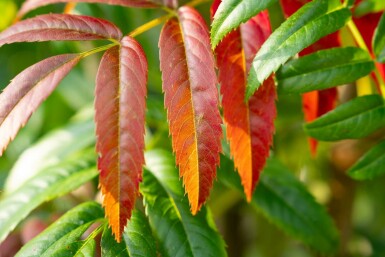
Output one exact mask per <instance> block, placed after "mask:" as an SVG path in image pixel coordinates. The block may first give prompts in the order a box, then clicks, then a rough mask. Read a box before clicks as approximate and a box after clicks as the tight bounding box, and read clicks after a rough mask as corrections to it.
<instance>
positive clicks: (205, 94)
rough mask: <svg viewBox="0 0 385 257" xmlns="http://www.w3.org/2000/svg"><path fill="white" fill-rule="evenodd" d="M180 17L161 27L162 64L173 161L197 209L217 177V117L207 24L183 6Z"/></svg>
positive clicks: (218, 147)
mask: <svg viewBox="0 0 385 257" xmlns="http://www.w3.org/2000/svg"><path fill="white" fill-rule="evenodd" d="M178 16H179V21H178V19H177V18H172V19H170V20H169V21H168V22H167V23H166V24H165V25H164V27H163V29H162V32H161V35H160V39H159V48H160V66H161V70H162V80H163V91H164V92H165V100H164V101H165V106H166V108H167V117H168V121H169V129H170V134H171V136H172V146H173V150H174V152H175V153H176V163H177V165H178V166H179V168H180V176H181V177H183V183H184V185H185V189H186V192H187V194H188V198H189V201H190V204H191V211H192V213H194V214H195V213H197V212H198V210H199V209H200V207H201V205H202V204H203V203H204V202H205V200H206V198H207V197H208V195H209V193H210V189H211V187H212V184H213V180H214V178H215V176H216V165H217V164H219V152H220V151H221V142H220V140H221V137H222V130H221V117H220V115H219V110H218V92H217V88H216V82H217V79H216V74H215V69H214V57H213V54H212V51H211V48H210V40H209V35H208V29H207V26H206V24H205V22H204V20H203V18H202V17H201V16H200V14H199V13H198V12H197V11H196V10H194V9H192V8H190V7H181V8H180V9H179V10H178Z"/></svg>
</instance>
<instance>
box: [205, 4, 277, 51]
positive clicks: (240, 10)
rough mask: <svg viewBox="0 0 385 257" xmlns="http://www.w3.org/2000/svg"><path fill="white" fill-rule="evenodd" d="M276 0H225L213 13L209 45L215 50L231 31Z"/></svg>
mask: <svg viewBox="0 0 385 257" xmlns="http://www.w3.org/2000/svg"><path fill="white" fill-rule="evenodd" d="M276 1H277V0H227V1H223V2H222V3H221V4H220V5H219V7H218V10H217V11H216V12H215V16H214V20H213V23H212V25H211V44H212V47H213V48H215V47H216V46H217V45H218V43H219V42H220V41H221V40H222V39H223V38H224V37H225V36H226V35H227V34H228V33H230V32H231V31H232V30H234V29H236V28H238V27H239V25H240V24H241V23H244V22H246V21H247V20H249V19H250V18H252V17H253V16H255V15H257V14H258V13H259V12H261V11H263V10H265V9H267V7H269V6H270V5H271V4H273V3H274V2H276Z"/></svg>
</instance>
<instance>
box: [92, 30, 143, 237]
mask: <svg viewBox="0 0 385 257" xmlns="http://www.w3.org/2000/svg"><path fill="white" fill-rule="evenodd" d="M147 72H148V68H147V60H146V56H145V54H144V52H143V49H142V47H141V46H140V45H139V43H138V42H137V41H135V40H134V39H133V38H130V37H124V38H123V39H122V41H121V46H115V47H112V48H111V49H109V50H108V51H106V53H105V54H104V56H103V58H102V61H101V63H100V67H99V70H98V75H97V78H96V89H95V95H96V98H95V122H96V134H97V142H96V149H97V152H98V153H99V160H98V168H99V170H100V187H101V190H102V194H103V196H104V199H103V206H104V207H105V210H106V216H107V217H108V219H109V223H110V225H111V227H112V231H113V233H114V234H115V237H116V239H117V241H118V242H119V241H120V237H121V234H122V233H123V229H124V226H125V225H126V223H127V219H129V218H130V216H131V210H132V209H133V208H134V205H135V199H136V197H137V195H138V193H139V192H138V190H139V182H140V181H141V177H142V166H143V164H144V154H143V151H144V122H145V111H146V99H145V98H146V94H147V88H146V84H147Z"/></svg>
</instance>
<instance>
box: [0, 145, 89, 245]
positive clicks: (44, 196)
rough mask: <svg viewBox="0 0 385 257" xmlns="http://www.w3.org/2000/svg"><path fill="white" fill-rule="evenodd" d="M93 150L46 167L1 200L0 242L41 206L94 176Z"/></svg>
mask: <svg viewBox="0 0 385 257" xmlns="http://www.w3.org/2000/svg"><path fill="white" fill-rule="evenodd" d="M94 165H95V154H94V153H93V151H91V152H85V153H81V154H79V155H75V156H74V157H73V159H71V160H65V161H63V163H61V164H59V165H57V166H53V167H51V168H47V169H46V170H44V171H42V172H41V173H39V174H37V175H36V176H35V177H33V178H31V179H29V180H28V181H26V182H25V183H24V184H23V185H22V186H21V187H20V188H19V189H17V190H16V191H14V192H13V193H12V194H10V195H8V196H6V197H5V198H3V199H1V201H0V241H2V240H3V239H4V238H5V237H6V236H7V235H8V233H9V232H11V231H12V230H13V229H14V228H15V227H16V225H17V224H19V223H20V221H22V220H23V219H24V218H25V217H26V216H27V215H28V214H29V213H30V212H31V211H32V210H33V209H35V208H36V207H38V206H39V205H40V204H42V203H44V202H47V201H50V200H52V199H55V198H57V197H59V196H62V195H64V194H67V193H69V192H71V191H72V190H74V189H76V188H78V187H79V186H81V185H82V184H83V183H85V182H87V181H89V180H91V179H92V178H94V177H95V176H96V175H97V171H96V168H94V167H93V166H94Z"/></svg>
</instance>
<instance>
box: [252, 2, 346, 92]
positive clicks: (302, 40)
mask: <svg viewBox="0 0 385 257" xmlns="http://www.w3.org/2000/svg"><path fill="white" fill-rule="evenodd" d="M350 16H351V13H350V11H349V9H347V8H342V7H341V6H340V5H339V1H334V0H333V1H329V0H314V1H312V2H310V3H308V4H306V5H304V6H303V7H302V8H301V9H300V10H298V12H296V13H295V14H294V15H292V16H290V17H289V18H288V19H287V20H286V21H285V22H284V23H283V24H282V25H281V26H280V27H279V28H277V29H276V30H275V31H274V32H273V34H272V35H271V36H270V37H269V39H268V40H266V42H265V43H264V44H263V45H262V47H261V50H260V51H259V52H258V53H257V56H256V57H255V58H254V61H253V64H252V66H251V69H250V74H249V76H248V84H247V89H246V99H249V98H250V97H251V96H252V95H253V93H254V92H255V91H256V90H257V89H258V88H259V86H260V85H261V84H262V82H263V81H264V80H265V79H267V78H268V77H269V76H270V75H271V74H272V73H273V72H275V71H276V70H277V69H278V68H279V67H280V66H281V65H282V64H284V63H285V62H286V61H287V60H288V59H289V58H290V57H292V56H294V55H295V54H297V53H298V52H300V51H301V50H303V49H304V48H306V47H308V46H309V45H311V44H313V43H314V42H316V41H317V40H319V39H320V38H322V37H324V36H326V35H328V34H330V33H333V32H335V31H336V30H338V29H340V28H341V27H343V26H344V25H345V23H346V22H347V20H348V19H349V18H350Z"/></svg>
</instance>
